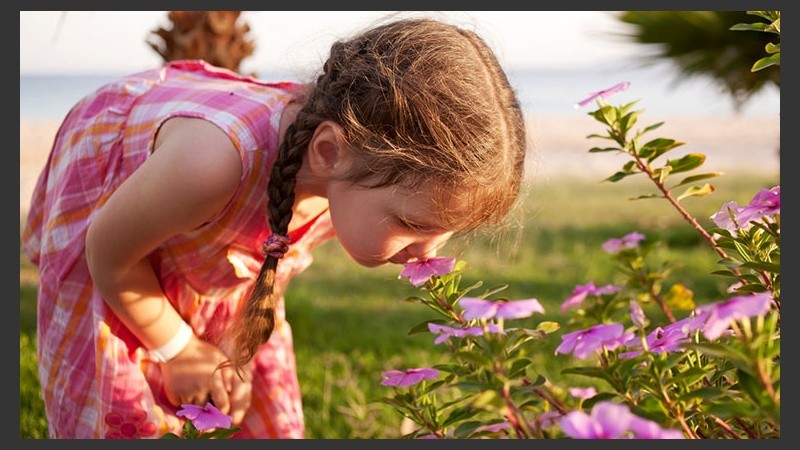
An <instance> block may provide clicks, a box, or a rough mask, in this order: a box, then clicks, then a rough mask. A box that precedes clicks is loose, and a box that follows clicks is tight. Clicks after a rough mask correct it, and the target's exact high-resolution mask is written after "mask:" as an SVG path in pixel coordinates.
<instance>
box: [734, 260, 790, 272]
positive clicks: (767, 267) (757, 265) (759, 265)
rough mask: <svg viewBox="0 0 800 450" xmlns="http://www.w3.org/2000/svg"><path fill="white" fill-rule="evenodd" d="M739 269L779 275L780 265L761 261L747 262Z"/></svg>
mask: <svg viewBox="0 0 800 450" xmlns="http://www.w3.org/2000/svg"><path fill="white" fill-rule="evenodd" d="M741 268H744V269H755V270H764V271H767V272H772V273H780V272H781V266H780V264H772V263H768V262H763V261H748V262H746V263H744V264H742V265H741Z"/></svg>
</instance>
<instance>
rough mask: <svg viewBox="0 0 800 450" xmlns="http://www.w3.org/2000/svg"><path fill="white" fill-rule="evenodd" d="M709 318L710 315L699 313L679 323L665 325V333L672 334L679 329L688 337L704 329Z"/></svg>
mask: <svg viewBox="0 0 800 450" xmlns="http://www.w3.org/2000/svg"><path fill="white" fill-rule="evenodd" d="M707 318H708V313H699V314H695V315H692V316H689V317H686V318H685V319H681V320H679V321H677V322H674V323H671V324H668V325H665V326H664V333H671V332H672V330H674V329H677V330H680V331H681V332H682V333H683V334H684V335H686V336H687V337H688V336H690V335H691V334H692V333H694V332H695V331H697V330H699V329H701V328H703V325H705V323H706V319H707Z"/></svg>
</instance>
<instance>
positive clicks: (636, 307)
mask: <svg viewBox="0 0 800 450" xmlns="http://www.w3.org/2000/svg"><path fill="white" fill-rule="evenodd" d="M630 316H631V322H633V324H634V325H636V326H637V327H639V328H644V321H645V319H646V317H645V315H644V310H642V306H641V305H640V304H639V302H637V301H636V300H631V306H630Z"/></svg>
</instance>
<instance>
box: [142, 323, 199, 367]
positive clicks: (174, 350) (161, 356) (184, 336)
mask: <svg viewBox="0 0 800 450" xmlns="http://www.w3.org/2000/svg"><path fill="white" fill-rule="evenodd" d="M193 335H194V331H192V327H190V326H189V325H187V324H186V322H184V321H181V326H180V328H178V332H177V333H175V336H172V339H170V340H169V342H167V343H166V344H164V345H162V346H161V347H158V348H153V349H150V350H148V351H147V358H148V359H150V360H152V361H155V362H160V363H164V362H167V361H169V360H170V359H172V358H174V357H175V356H177V355H178V353H180V352H181V351H183V349H185V348H186V346H187V345H189V341H191V340H192V336H193Z"/></svg>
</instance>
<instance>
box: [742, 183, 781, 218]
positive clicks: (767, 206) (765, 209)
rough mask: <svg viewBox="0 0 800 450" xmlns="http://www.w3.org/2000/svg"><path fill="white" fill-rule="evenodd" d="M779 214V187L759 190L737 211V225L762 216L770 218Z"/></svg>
mask: <svg viewBox="0 0 800 450" xmlns="http://www.w3.org/2000/svg"><path fill="white" fill-rule="evenodd" d="M780 212H781V187H780V186H775V187H773V188H772V189H761V190H760V191H758V193H757V194H756V195H755V196H754V197H753V199H752V200H750V203H748V204H747V206H744V207H742V208H740V210H739V215H740V218H739V223H740V224H742V225H743V224H745V223H747V222H750V221H754V220H759V219H761V218H762V217H764V216H772V215H775V214H778V213H780Z"/></svg>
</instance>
